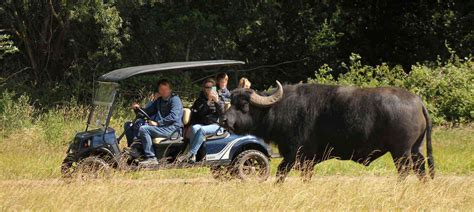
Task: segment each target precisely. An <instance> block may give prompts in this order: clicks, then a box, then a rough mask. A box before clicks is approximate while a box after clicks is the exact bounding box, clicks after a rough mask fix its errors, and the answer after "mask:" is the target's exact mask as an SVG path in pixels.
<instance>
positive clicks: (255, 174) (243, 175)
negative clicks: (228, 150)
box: [232, 150, 270, 182]
mask: <svg viewBox="0 0 474 212" xmlns="http://www.w3.org/2000/svg"><path fill="white" fill-rule="evenodd" d="M232 169H233V171H232V172H233V175H234V176H235V177H237V178H238V179H241V180H244V181H249V180H256V181H260V182H263V181H265V180H267V179H268V176H269V175H270V162H269V161H268V157H267V156H266V155H265V154H263V153H262V152H260V151H258V150H246V151H243V152H242V153H240V154H239V155H238V156H237V157H236V158H235V159H234V162H233V167H232Z"/></svg>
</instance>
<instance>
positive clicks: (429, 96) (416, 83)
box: [308, 54, 474, 124]
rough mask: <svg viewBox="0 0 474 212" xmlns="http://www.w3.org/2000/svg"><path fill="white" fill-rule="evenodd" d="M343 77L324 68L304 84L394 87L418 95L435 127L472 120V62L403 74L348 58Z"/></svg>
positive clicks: (419, 68) (414, 69)
mask: <svg viewBox="0 0 474 212" xmlns="http://www.w3.org/2000/svg"><path fill="white" fill-rule="evenodd" d="M342 67H343V69H344V70H343V73H341V74H338V75H335V74H333V70H332V69H331V68H330V67H329V66H328V65H323V66H321V68H320V69H319V70H318V71H316V73H315V77H314V78H310V79H308V83H320V84H338V85H350V86H359V87H378V86H395V87H401V88H405V89H407V90H409V91H411V92H413V93H415V94H417V95H419V96H420V97H421V98H422V99H423V101H424V103H425V105H426V107H427V109H428V110H429V112H430V115H431V117H432V119H433V122H434V123H436V124H444V123H447V122H449V123H454V124H457V123H465V122H472V121H473V119H474V62H473V61H472V60H471V59H465V60H464V61H462V60H460V59H459V58H457V57H453V58H452V59H451V60H450V61H448V62H447V63H446V64H441V63H438V64H437V65H434V66H428V65H422V64H417V65H414V66H413V67H412V70H411V71H410V73H409V74H406V73H405V72H404V71H403V69H402V68H401V67H400V66H395V67H390V66H388V65H387V64H381V65H378V66H375V67H373V66H367V65H362V62H361V57H360V56H359V55H357V54H352V55H351V57H350V64H349V66H347V65H346V64H342Z"/></svg>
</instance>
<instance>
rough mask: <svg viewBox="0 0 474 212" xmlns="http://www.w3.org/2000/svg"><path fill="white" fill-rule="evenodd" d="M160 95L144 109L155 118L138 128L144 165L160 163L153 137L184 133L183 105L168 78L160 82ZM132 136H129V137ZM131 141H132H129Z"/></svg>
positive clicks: (134, 106) (136, 107)
mask: <svg viewBox="0 0 474 212" xmlns="http://www.w3.org/2000/svg"><path fill="white" fill-rule="evenodd" d="M158 95H159V97H158V98H156V100H154V101H153V102H151V103H148V104H147V107H145V108H144V109H143V110H144V111H145V112H146V113H147V114H148V115H149V116H150V117H153V120H148V124H144V125H142V126H140V127H139V128H138V137H139V138H140V141H141V143H142V146H143V152H144V154H145V160H143V161H141V162H140V163H139V165H142V166H149V165H157V164H158V160H157V159H156V156H155V150H154V148H153V142H152V139H153V138H158V137H164V138H167V137H170V136H171V135H172V134H173V133H175V132H178V133H179V134H181V133H182V132H181V129H182V128H183V123H182V117H183V105H182V103H181V99H180V98H179V96H178V95H176V94H173V93H172V92H171V85H170V83H169V81H168V80H165V79H163V80H160V81H159V82H158ZM132 108H133V109H134V110H137V109H138V108H140V105H139V104H138V103H133V104H132ZM126 130H127V129H126ZM130 137H131V136H127V139H129V138H130ZM132 139H133V137H132ZM129 143H131V142H130V141H129Z"/></svg>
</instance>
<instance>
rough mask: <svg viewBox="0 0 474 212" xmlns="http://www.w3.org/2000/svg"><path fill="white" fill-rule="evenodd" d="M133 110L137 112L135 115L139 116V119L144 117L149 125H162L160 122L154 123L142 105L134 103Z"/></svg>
mask: <svg viewBox="0 0 474 212" xmlns="http://www.w3.org/2000/svg"><path fill="white" fill-rule="evenodd" d="M132 108H133V110H134V111H135V113H136V114H137V118H140V117H143V116H144V117H143V118H144V119H145V120H147V121H148V124H149V125H151V126H158V125H160V124H159V123H158V122H156V121H153V119H152V118H151V117H150V116H149V115H148V114H147V113H146V112H145V110H143V108H141V107H140V105H139V104H138V103H133V104H132ZM137 118H136V119H137Z"/></svg>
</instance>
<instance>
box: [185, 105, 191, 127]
mask: <svg viewBox="0 0 474 212" xmlns="http://www.w3.org/2000/svg"><path fill="white" fill-rule="evenodd" d="M190 119H191V109H189V108H183V125H187V124H189V120H190Z"/></svg>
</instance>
